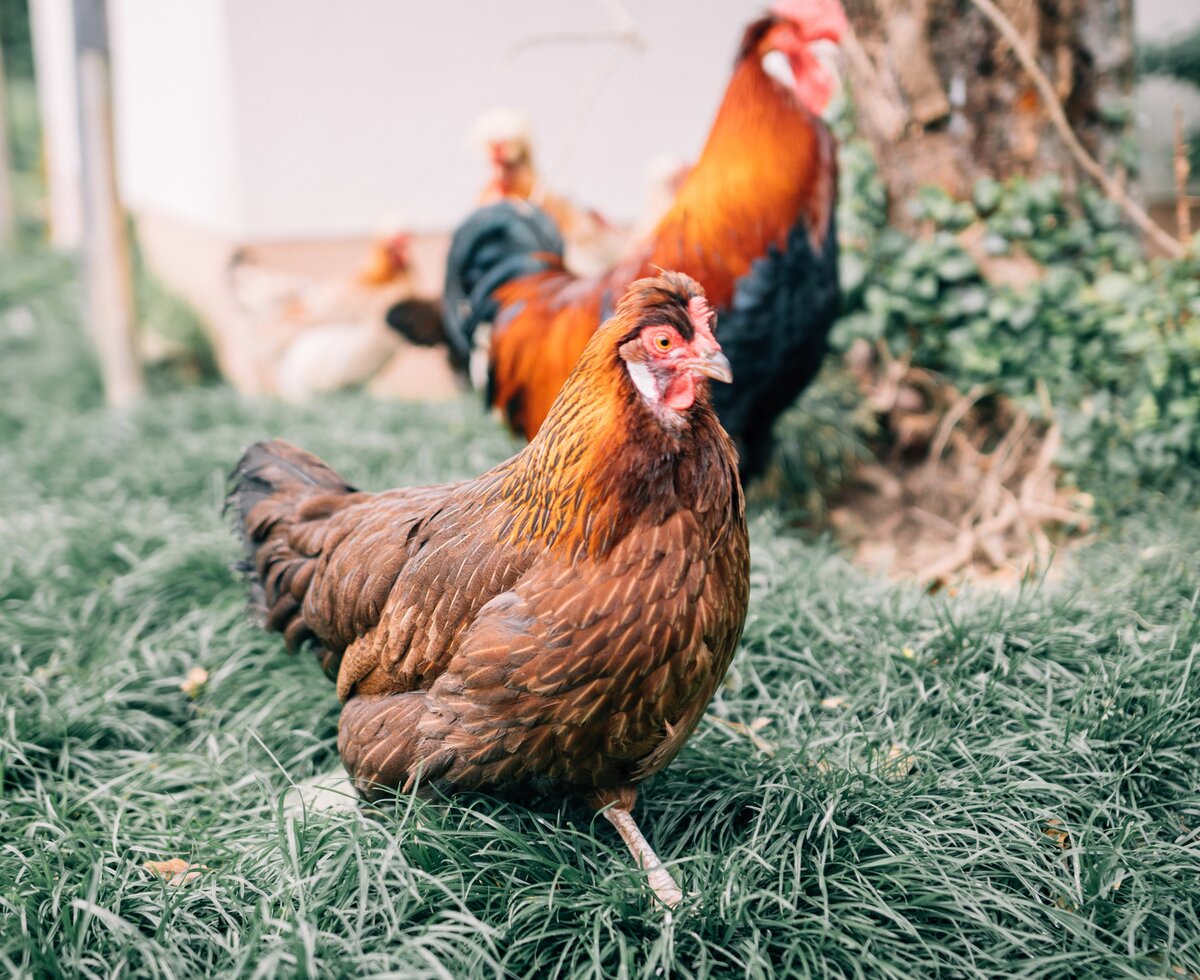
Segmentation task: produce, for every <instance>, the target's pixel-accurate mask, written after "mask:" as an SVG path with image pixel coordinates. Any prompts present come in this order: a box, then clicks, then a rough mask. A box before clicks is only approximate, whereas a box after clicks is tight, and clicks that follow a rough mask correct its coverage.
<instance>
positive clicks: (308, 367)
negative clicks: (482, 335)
mask: <svg viewBox="0 0 1200 980" xmlns="http://www.w3.org/2000/svg"><path fill="white" fill-rule="evenodd" d="M409 248H410V237H409V235H407V234H406V233H402V232H401V233H391V234H386V235H382V236H380V237H378V238H377V239H376V240H375V241H374V242H373V243H372V244H371V247H370V251H369V253H368V255H367V258H366V261H365V262H364V263H363V265H362V266H361V267H360V268H359V270H358V272H357V273H356V274H355V275H354V276H352V277H343V278H335V279H314V278H311V277H306V276H299V275H294V274H289V273H286V272H282V271H280V270H278V269H275V268H272V267H271V266H269V265H266V264H264V263H262V262H260V261H256V260H255V258H254V255H253V253H251V252H249V251H248V250H245V249H243V250H241V251H239V253H238V254H237V255H235V257H234V261H233V263H232V265H231V267H230V285H231V289H232V291H233V294H234V296H235V298H236V300H237V301H238V303H239V305H241V307H242V308H243V309H244V310H246V312H247V313H249V314H251V315H252V316H254V317H255V318H256V319H258V320H259V321H260V323H261V328H262V329H263V330H264V331H266V332H267V333H268V334H269V339H268V343H269V344H270V345H271V346H272V347H273V348H274V351H275V355H274V365H275V367H274V381H275V390H276V392H277V393H278V394H279V395H280V396H281V397H282V398H284V399H286V400H288V401H295V402H300V401H304V400H306V399H308V398H310V397H312V396H313V395H316V394H321V393H324V392H331V391H337V390H340V389H342V388H348V387H351V386H354V385H358V384H362V383H364V382H366V381H368V379H371V378H373V377H374V376H376V375H377V374H379V372H380V371H382V370H384V369H385V367H386V366H387V365H389V362H390V361H391V360H393V359H394V358H395V357H397V355H398V354H400V353H401V352H402V351H404V348H405V339H407V340H408V341H410V342H411V343H413V344H415V345H416V346H418V347H435V346H437V345H439V344H442V345H443V346H442V347H441V349H440V350H439V351H438V352H436V353H434V352H432V351H431V352H430V356H428V357H425V356H422V355H416V357H415V360H416V361H419V362H420V363H419V364H416V363H414V364H413V365H409V367H411V368H412V370H410V371H409V372H408V374H409V375H411V376H412V383H413V385H414V387H413V388H412V390H411V391H409V390H408V389H406V388H405V387H404V386H403V385H402V384H401V385H397V384H390V385H388V392H389V393H392V394H396V393H400V394H409V395H411V396H412V397H427V396H429V395H430V394H431V393H433V392H437V391H441V390H442V389H445V390H446V391H453V390H455V389H456V387H457V383H456V382H455V381H454V380H453V376H452V372H451V371H450V370H449V368H448V367H447V366H446V364H445V357H444V356H443V352H444V350H445V347H444V343H445V335H444V332H443V330H442V327H441V315H440V312H439V311H438V309H437V304H435V303H431V302H429V301H427V300H421V299H417V298H415V297H413V295H412V293H413V286H412V279H411V275H410V272H411V269H410V259H409ZM413 359H414V358H413V357H411V356H410V357H408V358H407V360H413ZM431 371H432V372H434V374H435V375H436V379H435V381H434V382H433V383H431V382H430V378H429V374H428V372H431ZM395 374H396V371H394V370H393V371H391V372H390V375H395ZM442 375H446V377H442ZM439 382H440V383H439Z"/></svg>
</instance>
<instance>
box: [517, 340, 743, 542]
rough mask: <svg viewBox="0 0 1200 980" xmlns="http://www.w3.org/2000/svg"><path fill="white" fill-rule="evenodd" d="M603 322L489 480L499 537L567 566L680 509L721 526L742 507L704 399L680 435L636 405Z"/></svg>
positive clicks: (724, 442) (730, 454)
mask: <svg viewBox="0 0 1200 980" xmlns="http://www.w3.org/2000/svg"><path fill="white" fill-rule="evenodd" d="M624 331H625V325H623V324H621V323H620V322H619V321H610V322H609V323H608V324H606V326H605V327H604V329H602V330H601V331H600V332H599V333H598V334H597V335H596V338H594V341H593V342H592V343H590V344H589V345H588V347H587V348H586V349H585V351H584V353H583V355H582V356H581V357H580V359H579V362H578V364H577V365H576V368H575V371H574V372H573V373H572V375H571V377H570V379H569V380H568V381H567V383H566V385H565V386H564V387H563V389H562V391H561V392H560V393H559V396H558V398H557V400H556V401H555V403H554V407H553V408H552V409H551V410H550V414H549V415H548V416H547V418H546V421H545V423H544V424H543V425H542V427H541V429H540V430H539V431H538V434H537V436H536V437H535V438H534V440H533V441H532V442H531V443H530V444H529V445H528V446H526V447H525V449H524V450H522V451H521V452H520V453H519V454H517V456H515V457H514V458H513V459H512V460H510V461H509V463H507V464H505V465H504V466H503V467H502V468H501V470H500V471H498V472H497V475H498V477H499V479H498V480H497V481H496V482H495V484H494V487H495V492H496V495H497V497H502V498H503V499H504V500H506V501H507V502H508V503H509V504H510V506H511V507H512V508H513V518H512V520H511V521H509V522H508V523H507V526H506V527H505V528H503V534H504V535H505V536H506V537H507V539H508V540H509V541H510V542H511V543H513V544H521V543H528V542H531V541H537V542H539V543H540V544H542V545H544V546H547V547H551V548H554V549H556V550H560V551H561V552H562V553H563V554H564V555H566V556H568V557H571V558H575V559H578V558H581V557H591V558H596V557H599V556H602V555H604V554H605V553H607V552H608V551H609V550H610V549H611V548H612V547H613V546H614V545H615V544H617V542H619V541H620V540H621V539H622V538H623V537H625V535H626V534H627V533H629V531H630V530H632V529H633V528H634V527H635V526H637V525H638V524H648V525H651V526H653V525H657V524H660V523H662V521H664V520H666V518H667V517H669V516H670V515H671V514H673V513H675V512H676V511H678V510H682V509H687V510H693V511H696V512H698V513H702V514H707V515H710V516H711V517H712V518H713V519H715V520H717V521H720V522H725V521H727V520H728V518H729V516H730V509H731V508H733V507H735V506H736V507H740V506H741V488H740V484H738V483H737V477H736V475H737V453H736V450H735V449H734V447H733V442H732V440H731V439H730V438H729V436H728V435H727V434H726V432H725V430H724V429H723V428H721V424H720V423H719V422H718V421H717V417H716V415H715V413H714V412H713V410H712V408H711V406H710V404H709V398H708V393H707V391H705V392H704V393H703V394H701V395H700V397H698V398H697V399H696V402H695V404H694V405H693V406H692V407H691V408H690V409H688V410H687V411H686V412H685V413H684V415H685V422H684V424H683V425H682V426H681V427H680V428H679V429H678V431H671V430H668V429H667V428H666V427H665V426H664V425H663V424H662V423H661V422H660V421H659V420H658V419H657V418H656V417H655V416H654V414H653V412H652V411H651V410H650V409H649V408H648V407H647V406H646V405H645V404H644V403H643V402H642V399H641V396H640V395H639V394H638V393H637V391H636V389H635V387H634V385H633V383H632V381H631V380H630V378H629V375H628V372H627V370H626V368H625V365H624V362H622V361H621V359H620V357H619V355H618V354H617V352H616V349H615V348H616V344H615V339H616V338H617V337H619V336H620V335H621V334H622V333H624Z"/></svg>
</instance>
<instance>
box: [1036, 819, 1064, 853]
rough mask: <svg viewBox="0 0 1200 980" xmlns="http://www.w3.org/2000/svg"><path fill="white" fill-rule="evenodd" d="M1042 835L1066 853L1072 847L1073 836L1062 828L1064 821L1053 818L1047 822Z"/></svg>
mask: <svg viewBox="0 0 1200 980" xmlns="http://www.w3.org/2000/svg"><path fill="white" fill-rule="evenodd" d="M1042 833H1043V834H1045V835H1046V836H1047V837H1049V838H1050V839H1051V840H1052V841H1054V843H1055V844H1057V845H1058V846H1059V847H1061V848H1062V849H1063V850H1064V851H1065V850H1066V849H1067V848H1068V847H1070V846H1071V835H1070V834H1069V833H1067V831H1066V830H1064V829H1063V827H1062V821H1061V820H1058V819H1055V818H1051V819H1050V820H1047V821H1046V826H1045V827H1043V828H1042Z"/></svg>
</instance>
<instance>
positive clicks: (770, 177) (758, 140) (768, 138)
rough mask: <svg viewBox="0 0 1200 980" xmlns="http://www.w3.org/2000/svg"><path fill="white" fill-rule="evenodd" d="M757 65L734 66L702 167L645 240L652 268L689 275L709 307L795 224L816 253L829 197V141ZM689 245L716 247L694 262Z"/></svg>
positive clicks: (757, 55) (753, 52) (832, 181)
mask: <svg viewBox="0 0 1200 980" xmlns="http://www.w3.org/2000/svg"><path fill="white" fill-rule="evenodd" d="M761 59H762V55H761V52H759V51H758V49H757V48H755V47H751V49H750V50H749V51H748V52H744V53H743V55H742V56H741V57H740V58H739V60H738V62H737V65H736V66H735V68H734V73H733V78H732V79H731V80H730V82H729V87H728V88H727V89H726V92H725V98H724V100H723V101H722V102H721V108H720V109H719V110H718V112H717V118H716V120H715V121H714V122H713V126H712V129H711V130H710V131H709V136H708V140H707V142H706V143H705V145H704V150H703V152H702V153H701V155H700V160H699V161H698V162H697V164H696V166H695V168H694V169H693V170H692V172H691V173H690V174H689V175H688V178H687V180H686V181H685V182H684V184H683V186H682V187H681V188H680V190H679V194H678V196H677V197H676V198H675V203H674V204H673V205H672V207H671V210H670V211H669V212H667V214H666V215H665V216H664V217H663V219H662V221H661V222H660V223H659V225H658V227H657V229H656V230H655V232H654V234H653V240H654V242H655V248H654V250H653V252H652V254H651V256H650V262H651V263H652V264H654V265H657V266H659V267H661V268H665V269H671V268H684V269H687V270H688V272H689V274H690V275H691V276H692V277H693V278H695V279H697V280H699V281H700V282H702V283H703V284H704V289H705V291H706V292H707V293H708V298H709V301H710V302H711V303H712V304H713V306H715V307H723V306H727V305H728V304H729V302H730V300H731V299H732V297H733V287H734V284H735V283H736V281H737V280H738V279H739V278H741V277H742V276H743V275H745V274H746V273H747V272H749V271H750V265H751V263H752V262H753V260H754V259H755V258H757V257H759V256H761V255H764V254H766V252H767V248H768V246H770V245H775V246H776V247H778V248H784V247H785V245H786V243H787V236H788V232H790V231H791V229H792V227H793V226H794V225H795V224H796V222H797V221H798V220H803V221H804V222H805V224H806V225H807V227H808V228H809V229H810V234H811V235H812V238H813V244H814V247H816V248H819V247H820V244H821V236H822V235H823V234H824V231H825V229H826V227H827V226H828V218H829V212H830V209H831V208H832V207H833V201H834V195H835V192H836V169H835V167H834V162H833V155H834V144H833V138H832V136H831V135H830V133H829V131H828V129H827V128H826V127H825V125H824V124H823V123H821V122H820V120H818V119H816V118H815V117H814V116H813V115H812V114H811V113H810V112H809V111H808V109H806V108H805V107H804V106H803V105H801V104H800V103H799V102H798V101H797V100H796V98H795V96H794V95H793V94H792V93H791V92H790V91H789V90H788V89H787V88H786V87H785V86H784V85H783V84H782V83H780V82H779V81H777V80H776V79H774V78H772V77H771V76H769V75H768V74H767V73H766V72H765V71H764V70H763V66H762V60H761ZM695 242H709V243H712V244H715V245H717V246H718V248H717V249H710V250H708V251H706V252H704V253H703V254H700V253H698V252H697V251H696V250H695V249H694V248H693V243H695Z"/></svg>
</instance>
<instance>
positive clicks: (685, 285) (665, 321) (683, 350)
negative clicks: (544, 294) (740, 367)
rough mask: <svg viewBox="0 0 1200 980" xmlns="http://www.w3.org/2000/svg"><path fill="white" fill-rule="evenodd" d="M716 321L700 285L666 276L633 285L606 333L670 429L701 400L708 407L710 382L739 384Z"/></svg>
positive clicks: (620, 361) (651, 407) (621, 363)
mask: <svg viewBox="0 0 1200 980" xmlns="http://www.w3.org/2000/svg"><path fill="white" fill-rule="evenodd" d="M716 321H717V317H716V314H715V313H714V312H713V311H712V308H711V307H710V306H709V305H708V300H707V299H706V298H705V296H704V290H703V289H702V288H701V287H700V284H699V283H697V282H696V281H695V280H694V279H691V278H689V277H688V276H685V275H684V274H683V273H681V272H664V273H662V274H661V275H658V276H655V277H653V278H649V279H639V280H637V282H634V283H633V284H631V285H630V287H629V289H628V290H626V292H625V296H624V297H623V298H622V300H621V302H620V304H619V305H618V306H617V310H616V313H614V315H613V317H612V319H611V320H610V321H609V322H608V323H607V324H606V325H605V327H604V329H603V331H602V333H604V334H605V338H604V340H605V342H606V343H607V344H609V345H611V346H610V349H614V350H615V351H616V354H617V358H618V364H619V366H620V367H623V368H624V372H625V374H626V376H627V377H628V381H629V384H630V385H632V388H633V390H634V392H636V396H637V397H638V398H639V399H640V400H641V402H642V403H643V404H644V405H645V406H646V408H648V409H649V410H650V412H651V413H652V414H653V415H654V416H655V417H656V418H657V419H658V420H659V421H660V422H662V423H664V424H665V425H667V426H668V427H669V428H676V427H678V426H679V425H681V424H682V423H683V421H684V417H685V415H686V413H687V411H688V410H689V409H690V408H691V407H692V406H693V405H694V404H695V403H696V402H697V400H700V401H702V402H704V403H707V400H708V387H707V379H708V378H712V379H714V380H716V381H725V382H729V381H732V380H733V371H732V369H731V368H730V366H729V360H728V359H727V358H726V357H725V355H724V354H723V353H722V352H721V345H720V344H718V343H717V338H716V337H715V336H714V335H713V328H714V327H715V326H716Z"/></svg>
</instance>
